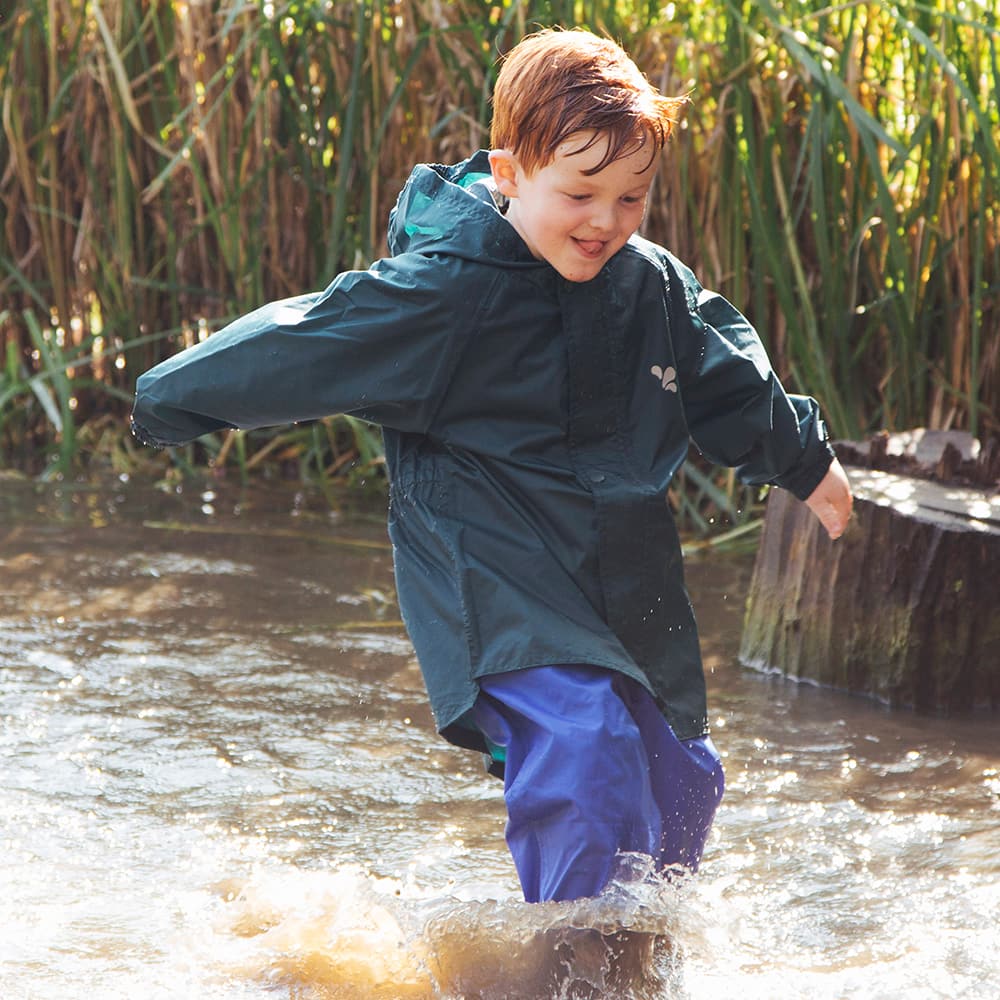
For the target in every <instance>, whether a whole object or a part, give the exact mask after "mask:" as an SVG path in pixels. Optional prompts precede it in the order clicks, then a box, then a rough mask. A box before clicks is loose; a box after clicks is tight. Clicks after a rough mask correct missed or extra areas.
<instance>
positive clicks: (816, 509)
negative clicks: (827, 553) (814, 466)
mask: <svg viewBox="0 0 1000 1000" xmlns="http://www.w3.org/2000/svg"><path fill="white" fill-rule="evenodd" d="M806 505H807V506H808V507H809V509H810V510H811V511H812V512H813V513H814V514H815V515H816V517H817V518H819V522H820V524H822V525H823V527H824V528H825V529H826V533H827V534H828V535H829V536H830V537H831V538H840V536H841V535H842V534H843V533H844V529H845V528H846V527H847V522H848V520H849V519H850V517H851V508H852V507H853V506H854V498H853V497H852V496H851V484H850V482H848V479H847V473H845V472H844V469H843V466H841V464H840V462H838V461H837V460H836V459H834V460H833V462H832V463H831V465H830V468H829V469H828V470H827V473H826V475H825V476H824V477H823V479H822V480H820V484H819V486H817V487H816V489H814V490H813V491H812V493H810V494H809V496H808V497H807V499H806Z"/></svg>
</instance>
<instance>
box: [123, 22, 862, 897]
mask: <svg viewBox="0 0 1000 1000" xmlns="http://www.w3.org/2000/svg"><path fill="white" fill-rule="evenodd" d="M681 103H682V102H680V101H676V100H670V99H667V98H664V97H662V96H661V95H659V94H658V93H657V92H656V91H655V89H654V88H653V87H652V86H651V85H650V84H649V83H648V82H647V81H646V79H645V78H644V77H643V76H642V74H641V73H640V72H639V70H638V69H637V68H636V66H635V65H634V64H633V63H632V62H631V60H630V59H629V58H628V57H627V56H626V54H625V53H624V52H623V51H622V50H621V49H620V48H619V47H618V46H617V45H615V44H614V43H612V42H610V41H607V40H604V39H600V38H597V37H595V36H593V35H591V34H589V33H587V32H584V31H542V32H539V33H538V34H535V35H532V36H529V37H527V38H525V39H524V40H523V41H522V42H521V43H520V44H519V45H517V46H516V47H515V48H514V49H513V50H512V52H511V53H510V54H509V56H508V57H507V59H506V60H505V62H504V64H503V67H502V69H501V72H500V76H499V79H498V81H497V86H496V92H495V96H494V122H493V129H492V135H491V146H492V150H491V151H490V152H489V153H487V152H485V151H480V152H478V153H476V154H475V155H474V156H473V157H471V158H470V159H469V160H467V161H465V162H463V163H460V164H458V165H456V166H451V167H447V166H440V165H421V166H417V167H416V168H415V169H414V171H413V173H412V175H411V177H410V179H409V181H408V182H407V184H406V186H405V188H404V189H403V191H402V193H401V194H400V196H399V200H398V202H397V205H396V207H395V208H394V209H393V212H392V214H391V217H390V222H389V246H390V249H391V256H390V257H388V258H386V259H383V260H379V261H377V262H376V263H375V264H373V265H372V266H371V267H370V268H369V269H368V270H366V271H352V272H346V273H344V274H341V275H339V276H337V277H336V278H335V279H334V280H333V282H332V283H331V284H330V285H329V287H328V288H327V289H326V290H325V291H323V292H319V293H315V294H308V295H301V296H297V297H295V298H291V299H286V300H284V301H281V302H275V303H271V304H269V305H266V306H264V307H262V308H260V309H258V310H256V311H255V312H252V313H250V314H249V315H247V316H244V317H243V318H241V319H238V320H236V321H235V322H234V323H232V324H230V325H229V326H228V327H227V328H225V329H224V330H222V331H220V332H219V333H217V334H215V335H214V336H212V337H210V338H209V339H208V340H207V341H205V342H204V343H201V344H199V345H197V346H195V347H193V348H190V349H188V350H186V351H183V352H181V353H180V354H178V355H177V356H176V357H173V358H171V359H169V360H167V361H165V362H163V363H161V364H160V365H158V366H156V367H155V368H153V369H152V370H151V371H149V372H147V373H146V374H145V375H143V376H142V377H141V378H140V379H139V381H138V386H137V398H136V404H135V411H134V415H133V427H134V430H135V433H136V435H137V436H138V437H139V438H140V439H141V440H143V441H145V442H148V443H152V444H157V445H177V444H182V443H184V442H186V441H189V440H191V439H193V438H195V437H197V436H199V435H201V434H204V433H206V432H209V431H214V430H218V429H220V428H226V427H240V428H252V427H261V426H264V425H273V424H280V423H287V422H291V421H299V420H309V419H313V418H318V417H322V416H325V415H328V414H331V413H337V412H345V413H352V414H355V415H357V416H359V417H363V418H365V419H367V420H370V421H374V422H376V423H379V424H381V425H382V427H383V429H384V435H385V450H386V462H387V467H388V472H389V477H390V482H391V501H390V510H389V531H390V535H391V538H392V541H393V544H394V558H395V570H396V580H397V587H398V594H399V604H400V608H401V610H402V614H403V618H404V620H405V622H406V626H407V629H408V631H409V634H410V637H411V639H412V641H413V645H414V648H415V650H416V653H417V656H418V658H419V661H420V665H421V668H422V670H423V673H424V678H425V681H426V684H427V690H428V693H429V697H430V701H431V706H432V708H433V710H434V713H435V718H436V722H437V725H438V728H439V729H440V731H441V733H442V735H443V736H444V737H445V738H446V739H448V740H450V741H451V742H453V743H455V744H458V745H460V746H464V747H468V748H473V749H478V750H481V751H483V752H486V753H488V754H489V756H490V759H491V760H492V770H493V771H494V773H498V774H502V775H503V777H504V783H505V800H506V804H507V809H508V826H507V840H508V844H509V846H510V849H511V852H512V854H513V857H514V861H515V865H516V867H517V871H518V875H519V877H520V880H521V884H522V888H523V891H524V895H525V898H526V899H527V900H529V901H535V900H544V899H572V898H577V897H582V896H590V895H596V894H598V893H599V892H600V891H601V890H602V889H603V888H604V887H605V885H606V884H607V882H608V880H609V879H610V878H611V877H612V875H613V874H614V865H615V858H616V856H617V855H618V854H619V853H621V852H639V853H641V854H643V855H648V856H649V857H651V858H652V859H653V861H654V863H655V865H656V867H657V868H658V869H659V870H666V869H669V868H673V867H676V866H679V867H682V868H685V869H690V870H694V869H695V868H696V867H697V866H698V863H699V860H700V858H701V854H702V850H703V848H704V844H705V840H706V837H707V835H708V830H709V827H710V826H711V823H712V819H713V816H714V813H715V809H716V806H717V805H718V802H719V799H720V798H721V795H722V789H723V776H722V769H721V766H720V762H719V756H718V754H717V753H716V751H715V748H714V747H713V745H712V742H711V739H710V738H709V736H708V726H707V717H706V704H705V684H704V677H703V672H702V666H701V661H700V655H699V648H698V638H697V632H696V628H695V620H694V616H693V613H692V610H691V606H690V604H689V602H688V598H687V595H686V592H685V589H684V581H683V572H682V566H681V552H680V544H679V541H678V537H677V533H676V530H675V527H674V524H673V520H672V517H671V513H670V510H669V507H668V505H667V502H666V499H665V494H666V490H667V486H668V484H669V482H670V479H671V477H672V476H673V474H674V473H675V472H676V471H677V469H678V468H679V467H680V465H681V463H682V462H683V461H684V458H685V456H686V454H687V451H688V446H689V443H690V442H691V441H694V443H695V445H696V446H697V447H698V448H699V449H700V450H701V451H702V452H703V453H704V454H705V455H707V456H709V457H710V458H711V459H712V460H714V461H716V462H719V463H722V464H726V465H730V466H734V467H736V468H737V470H738V472H739V474H740V476H741V477H742V479H743V480H744V481H746V482H750V483H773V484H776V485H778V486H781V487H784V488H785V489H788V490H791V491H792V492H793V493H795V494H796V495H797V496H798V497H800V498H801V499H804V500H806V502H807V503H808V504H809V506H810V507H811V508H812V509H813V511H814V512H815V513H816V514H817V516H818V517H819V518H820V520H821V521H822V523H823V525H824V527H825V528H826V530H827V531H828V532H829V534H830V535H831V537H837V536H838V535H839V534H840V533H841V532H842V531H843V529H844V527H845V525H846V522H847V519H848V516H849V513H850V509H851V495H850V490H849V487H848V484H847V480H846V477H845V476H844V473H843V470H842V469H841V468H840V465H839V463H837V461H836V459H835V457H834V455H833V452H832V450H831V448H830V446H829V444H828V442H827V435H826V431H825V428H824V425H823V421H822V419H821V417H820V414H819V410H818V407H817V405H816V403H815V402H814V401H813V400H811V399H809V398H806V397H800V396H790V395H787V394H786V393H785V391H784V390H783V389H782V387H781V385H780V384H779V382H778V379H777V377H776V376H775V374H774V372H773V371H772V369H771V366H770V364H769V362H768V359H767V356H766V355H765V352H764V350H763V348H762V346H761V343H760V340H759V339H758V337H757V334H756V333H755V332H754V330H753V329H752V328H751V326H750V324H749V323H748V322H747V320H745V319H744V318H743V317H742V316H741V315H740V314H739V313H738V312H737V311H736V310H735V309H734V308H733V307H732V306H731V305H730V304H729V303H728V302H726V301H725V300H724V299H722V298H721V297H720V296H718V295H715V294H713V293H711V292H708V291H705V290H703V289H702V288H701V286H700V285H699V284H698V282H697V280H696V279H695V277H694V275H693V274H692V273H691V271H690V270H688V268H686V267H685V266H684V265H683V264H681V263H680V262H679V261H678V260H677V259H676V258H674V257H673V256H672V255H671V254H670V253H668V252H667V251H666V250H664V249H663V248H662V247H659V246H656V245H654V244H652V243H649V242H647V241H646V240H644V239H641V238H639V237H637V236H636V235H635V232H636V230H637V228H638V227H639V225H640V223H641V221H642V218H643V213H644V210H645V204H646V198H647V195H648V192H649V188H650V185H651V183H652V181H653V176H654V174H655V172H656V168H657V162H658V159H659V156H660V154H661V152H662V150H663V147H664V144H665V142H666V140H667V138H668V137H669V134H670V130H671V127H672V124H673V120H674V117H675V115H676V113H677V111H678V109H679V106H680V104H681Z"/></svg>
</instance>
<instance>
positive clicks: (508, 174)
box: [490, 149, 520, 198]
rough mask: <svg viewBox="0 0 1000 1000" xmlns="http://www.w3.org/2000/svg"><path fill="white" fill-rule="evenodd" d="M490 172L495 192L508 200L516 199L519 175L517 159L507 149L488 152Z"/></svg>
mask: <svg viewBox="0 0 1000 1000" xmlns="http://www.w3.org/2000/svg"><path fill="white" fill-rule="evenodd" d="M490 172H491V173H492V174H493V183H494V184H496V186H497V190H498V191H499V192H500V193H501V194H502V195H505V196H506V197H508V198H516V197H517V177H518V174H519V173H520V168H519V167H518V163H517V157H516V156H515V155H514V154H513V153H512V152H511V151H510V150H509V149H491V150H490Z"/></svg>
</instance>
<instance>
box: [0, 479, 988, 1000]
mask: <svg viewBox="0 0 1000 1000" xmlns="http://www.w3.org/2000/svg"><path fill="white" fill-rule="evenodd" d="M689 572H690V584H691V589H692V592H693V596H694V599H695V606H696V608H697V609H698V611H699V618H700V621H701V623H702V629H703V632H704V639H705V648H706V654H707V662H708V665H709V671H710V673H709V682H710V693H711V704H712V715H713V723H714V727H715V735H716V741H717V743H718V745H719V747H720V749H721V750H722V751H723V752H724V753H725V754H726V757H727V767H728V791H727V796H726V799H725V801H724V803H723V806H722V808H721V810H720V814H719V817H718V821H717V824H716V828H715V831H714V833H713V837H712V840H711V842H710V845H709V848H708V851H707V856H706V861H705V864H704V867H703V870H702V873H701V874H700V876H699V877H698V879H697V880H696V881H695V882H693V883H692V884H689V885H656V884H655V883H654V882H652V881H650V880H646V881H638V882H637V881H625V882H623V883H622V884H621V885H619V886H618V887H617V888H616V889H615V891H614V892H612V893H611V894H609V897H608V898H607V899H605V900H602V901H599V902H593V901H588V902H585V903H580V904H552V905H550V904H546V905H542V906H535V907H531V906H527V905H526V904H523V903H521V902H519V896H518V891H517V885H516V881H515V879H514V877H513V873H512V870H511V866H510V862H509V859H508V856H507V854H506V850H505V848H504V845H503V803H502V798H501V792H500V785H499V783H498V782H495V781H494V780H493V779H489V778H487V777H485V776H484V774H483V772H482V770H481V765H480V762H479V760H478V758H476V757H475V756H474V755H471V754H467V753H464V752H460V751H456V750H453V749H451V748H449V747H448V746H446V745H445V744H443V743H442V742H441V741H440V740H438V739H437V737H436V736H435V735H434V734H433V731H432V727H431V724H430V718H429V714H428V711H427V709H426V706H425V704H424V700H423V693H422V686H421V682H420V677H419V672H418V670H417V667H416V665H415V663H414V660H413V657H412V654H411V650H410V647H409V645H408V644H407V642H406V639H405V636H404V634H403V632H402V630H401V629H400V628H399V626H398V609H397V608H396V606H395V603H394V597H393V589H392V575H391V563H390V553H389V550H388V548H387V546H386V543H385V535H384V529H383V527H382V525H381V520H380V517H379V515H378V513H377V512H376V513H375V515H374V516H372V517H360V518H359V517H355V516H353V515H348V514H342V515H340V516H336V517H335V516H331V515H330V514H328V513H326V512H325V509H324V508H323V507H322V505H317V504H313V503H310V502H308V501H306V500H304V498H303V497H302V496H300V495H296V494H292V493H288V492H285V491H276V492H265V491H262V490H256V491H254V492H253V493H251V494H249V495H242V494H240V493H239V492H238V491H237V490H235V489H233V488H232V487H229V488H226V489H220V490H219V491H218V492H217V493H216V494H208V495H201V494H199V493H197V492H187V493H183V494H180V495H177V494H165V493H163V492H158V491H143V490H139V489H136V488H133V487H130V486H126V485H124V484H122V485H120V486H118V487H117V488H116V489H112V490H107V489H104V490H89V489H78V490H74V489H68V488H65V487H64V488H61V489H53V488H47V489H45V490H39V489H37V488H35V487H33V486H31V485H27V484H22V483H11V482H0V792H2V794H0V846H2V852H3V853H2V861H0V997H2V998H3V1000H80V998H94V1000H115V998H130V1000H131V998H143V1000H159V998H171V1000H173V998H185V1000H186V998H200V1000H246V998H274V997H278V998H282V997H287V998H289V1000H291V998H296V1000H313V998H315V1000H325V998H334V997H336V998H359V1000H360V998H375V997H380V998H409V997H413V998H445V997H452V998H458V997H466V998H468V1000H471V998H472V997H484V998H499V997H518V998H526V997H543V998H547V997H556V996H563V997H567V998H569V997H572V996H584V995H587V996H612V995H622V996H630V997H636V998H668V997H671V998H672V997H678V998H680V997H684V998H688V1000H701V998H709V997H711V998H713V1000H714V998H719V997H722V998H729V997H740V998H742V1000H751V998H758V997H759V998H772V997H778V996H780V997H803V998H806V997H808V998H811V1000H812V998H830V1000H833V998H838V1000H839V998H847V997H850V998H853V997H859V998H865V1000H873V998H885V1000H899V998H906V1000H909V998H914V1000H916V998H947V1000H955V998H960V997H969V998H979V997H982V998H991V1000H992V998H995V997H997V996H998V995H1000V930H998V926H1000V720H997V719H995V718H994V719H992V720H991V719H988V718H980V719H973V720H963V721H961V722H948V721H944V720H938V719H928V718H920V717H914V716H912V715H909V714H905V713H903V714H894V713H888V712H886V711H884V710H883V709H881V708H879V707H878V706H875V705H872V704H869V703H867V702H864V701H859V700H852V699H848V698H845V697H842V696H839V695H836V694H833V693H830V692H825V691H819V690H816V689H812V688H803V687H795V686H791V685H789V684H787V683H784V682H782V681H779V680H776V679H774V678H767V677H763V676H761V675H758V674H747V673H744V672H742V671H741V670H740V669H739V667H738V666H737V664H736V662H735V649H736V645H737V640H738V632H739V620H740V613H741V608H742V600H743V595H744V593H745V588H746V583H747V578H748V573H749V565H748V562H747V560H746V559H733V558H729V559H722V558H718V557H713V558H712V559H711V560H705V561H696V562H693V563H692V564H691V566H690V571H689ZM622 926H628V927H630V928H632V931H633V935H632V938H631V939H629V940H630V941H631V943H630V944H628V946H627V947H626V946H625V945H623V946H622V950H623V952H624V954H625V958H623V959H618V960H617V966H616V961H615V960H609V959H608V957H607V953H606V952H605V951H602V950H601V949H603V948H604V947H605V945H604V943H603V942H604V941H606V940H608V939H609V938H608V935H610V933H611V932H612V931H615V930H616V929H618V928H620V927H622ZM593 930H596V931H599V932H602V933H603V934H604V935H605V936H604V938H600V937H597V936H596V935H595V934H593V933H592V931H593ZM595 937H597V941H598V942H599V944H597V945H595V944H594V939H595ZM620 939H621V940H625V939H624V938H622V937H621V936H620ZM654 939H655V940H656V941H657V942H658V943H657V945H656V950H655V951H652V950H650V948H649V947H648V944H649V942H651V941H653V940H654ZM636 942H638V945H637V944H636ZM629 949H631V950H629ZM616 954H617V953H616ZM630 956H631V957H630ZM630 962H631V963H632V964H631V965H630V964H629V963H630ZM570 965H572V966H573V967H574V968H575V970H576V972H575V974H576V975H577V984H576V985H568V980H563V981H562V983H561V985H557V984H558V983H559V982H560V976H561V975H562V974H563V973H564V972H565V969H566V968H567V967H569V966H570ZM616 967H617V972H615V971H614V970H615V968H616ZM553 969H555V972H553ZM615 975H618V976H619V979H618V980H615V982H624V983H625V984H626V985H624V986H615V985H613V976H615ZM588 983H589V984H591V988H590V992H589V993H588V992H587V990H586V989H585V988H584V987H585V986H586V984H588ZM593 984H596V985H593ZM616 990H617V991H618V993H617V994H616V992H615V991H616Z"/></svg>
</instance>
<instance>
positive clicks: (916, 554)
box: [740, 432, 1000, 714]
mask: <svg viewBox="0 0 1000 1000" xmlns="http://www.w3.org/2000/svg"><path fill="white" fill-rule="evenodd" d="M928 437H929V435H928V434H919V435H918V436H917V438H916V442H914V439H913V436H912V432H911V435H910V436H909V437H908V438H907V436H904V435H900V436H898V437H897V438H896V439H891V438H888V436H886V435H882V436H880V437H879V438H876V439H874V441H873V442H871V443H870V444H869V446H868V447H865V446H860V445H852V444H850V443H847V444H839V445H838V446H837V452H838V455H840V456H841V461H842V462H845V459H846V462H845V468H846V471H847V473H848V477H849V478H850V480H851V486H852V489H853V491H854V496H855V508H854V515H853V516H852V519H851V524H850V525H849V526H848V529H847V531H846V532H845V534H844V535H843V537H841V538H840V539H839V540H837V541H836V542H831V541H830V540H829V539H828V538H827V536H826V533H825V532H824V531H823V529H822V528H821V527H820V525H819V522H818V521H817V520H816V519H815V518H814V517H813V516H812V514H811V513H810V512H809V510H808V508H807V507H806V506H805V504H803V503H800V502H799V501H798V500H796V499H795V498H794V497H793V496H791V494H789V493H786V492H785V491H783V490H772V492H771V495H770V497H769V498H768V503H767V511H766V515H765V520H764V530H763V533H762V536H761V540H760V547H759V549H758V553H757V560H756V564H755V566H754V571H753V576H752V579H751V583H750V592H749V597H748V599H747V610H746V618H745V623H744V630H743V637H742V642H741V647H740V660H741V661H742V662H743V663H744V664H745V665H746V666H749V667H753V668H755V669H759V670H765V671H773V672H777V673H780V674H783V675H785V676H787V677H793V678H797V679H799V680H803V681H810V682H813V683H816V684H820V685H824V686H829V687H833V688H836V689H839V690H843V691H849V692H854V693H860V694H865V695H869V696H871V697H874V698H876V699H878V700H880V701H882V702H885V703H887V704H889V705H891V706H899V707H908V708H914V709H918V710H922V711H929V712H936V713H949V714H950V713H958V712H967V711H971V710H973V709H982V708H986V709H990V710H993V711H996V710H998V709H1000V482H998V480H1000V470H998V468H997V466H998V464H1000V447H998V446H997V443H996V442H993V443H992V444H991V446H990V447H989V448H987V449H978V448H977V447H975V446H974V444H970V442H969V441H961V440H959V441H956V440H955V435H944V437H943V438H939V439H937V440H936V443H935V442H934V441H931V442H928V440H927V438H928ZM964 437H966V438H967V437H968V436H967V435H965V436H964ZM920 447H922V448H923V452H924V454H923V456H922V458H920V459H918V457H917V450H918V448H920ZM905 459H908V460H909V461H908V464H907V461H903V460H905ZM894 461H895V464H896V471H886V470H884V469H877V468H871V467H867V466H870V465H873V464H883V465H884V464H888V465H890V466H891V465H893V463H894ZM854 462H857V463H858V464H852V463H854ZM942 473H945V474H947V476H948V477H949V478H951V479H952V480H953V481H952V482H948V483H946V482H941V481H936V478H937V477H939V476H940V475H941V474H942ZM990 477H993V478H992V479H991V478H990ZM977 478H978V479H981V480H983V482H982V483H979V482H976V480H977Z"/></svg>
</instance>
